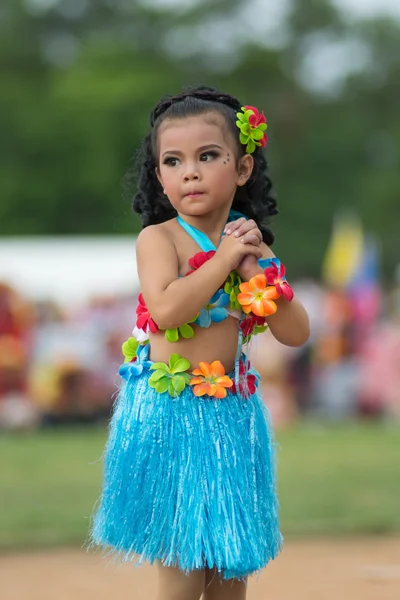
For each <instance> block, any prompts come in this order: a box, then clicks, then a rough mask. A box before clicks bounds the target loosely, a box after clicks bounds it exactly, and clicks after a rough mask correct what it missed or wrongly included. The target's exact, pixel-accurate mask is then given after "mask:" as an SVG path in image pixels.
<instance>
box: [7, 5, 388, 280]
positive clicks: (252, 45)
mask: <svg viewBox="0 0 400 600" xmlns="http://www.w3.org/2000/svg"><path fill="white" fill-rule="evenodd" d="M283 4H284V3H283ZM257 6H260V4H258V5H256V4H254V3H252V2H244V0H229V1H228V0H203V2H195V1H192V2H191V3H184V4H182V3H177V4H174V3H170V4H162V3H156V2H154V0H152V2H150V1H149V0H148V1H147V2H146V1H145V0H142V1H136V2H131V3H128V2H125V1H123V0H99V1H98V2H96V3H94V2H89V1H82V2H70V1H69V0H59V1H57V0H3V3H2V6H1V8H0V69H1V77H2V79H1V80H2V86H1V89H2V93H1V94H0V127H1V132H2V135H1V146H0V189H1V200H0V234H2V235H11V234H67V233H82V234H84V233H87V234H90V233H110V234H115V233H121V232H123V233H128V232H132V233H135V232H137V231H138V230H139V228H140V224H139V220H138V218H137V217H136V216H134V215H132V213H131V211H130V206H129V202H127V201H125V200H123V199H122V185H121V180H122V177H123V174H124V171H125V170H126V169H127V167H128V164H129V161H130V159H131V157H132V155H134V153H135V151H136V150H137V148H138V145H139V143H140V139H141V138H142V136H143V135H144V134H145V133H146V131H147V127H148V115H149V112H150V110H151V108H152V106H153V105H154V103H155V102H156V101H157V100H158V98H159V97H160V96H162V95H163V94H166V93H175V92H176V91H177V90H179V89H180V88H181V87H182V86H183V85H184V84H188V83H198V82H207V83H210V84H212V85H216V86H217V87H220V88H222V89H226V90H227V91H230V92H231V93H233V94H235V95H237V96H238V97H239V98H240V99H242V100H243V102H247V103H251V104H254V105H257V106H259V107H260V108H261V107H262V108H263V109H264V110H265V112H266V114H267V119H268V121H269V130H268V133H269V140H270V142H269V145H268V150H267V152H268V156H269V162H270V169H271V176H272V179H273V182H274V184H275V189H276V192H277V196H278V202H279V207H280V211H281V215H280V217H278V218H277V219H276V220H275V222H274V225H273V228H274V230H275V231H276V239H277V242H276V244H277V250H278V251H279V253H280V254H281V255H282V256H283V257H284V260H285V262H287V263H288V264H289V265H290V269H291V270H292V271H293V272H295V273H297V274H305V273H308V274H311V275H318V274H319V271H320V267H321V260H322V256H323V253H324V251H325V249H326V246H327V243H328V238H329V234H330V228H331V223H332V216H333V214H334V213H335V212H336V211H337V210H338V209H340V208H343V207H347V206H352V207H354V208H355V209H356V210H357V211H358V212H359V214H360V215H361V218H362V220H363V222H364V224H365V226H366V228H367V229H368V230H369V231H370V232H371V233H373V234H375V235H376V236H378V237H379V238H380V239H381V241H382V251H383V262H384V268H385V272H386V274H387V275H390V274H391V273H392V272H393V268H394V266H395V264H396V263H397V262H398V260H399V251H398V231H397V229H398V222H399V217H400V202H399V200H398V189H399V187H400V170H399V146H400V116H399V112H398V102H399V97H400V55H399V53H398V48H399V42H400V23H399V22H396V21H394V20H389V19H385V18H380V19H375V20H368V21H357V22H354V21H349V20H348V19H346V16H345V15H344V14H343V13H341V12H339V10H338V9H337V8H335V7H334V5H333V4H332V3H331V2H330V1H328V0H318V1H317V0H313V1H310V0H297V1H296V2H293V3H291V4H289V7H288V10H287V11H286V12H285V11H282V12H281V14H279V15H278V14H275V16H273V19H276V20H277V23H278V22H279V26H278V25H277V26H276V27H275V29H274V28H273V27H272V26H271V21H272V20H273V19H272V18H271V19H270V20H268V14H269V12H268V10H266V11H265V14H264V13H263V14H259V10H260V9H257V8H256V7H257ZM282 6H283V5H282Z"/></svg>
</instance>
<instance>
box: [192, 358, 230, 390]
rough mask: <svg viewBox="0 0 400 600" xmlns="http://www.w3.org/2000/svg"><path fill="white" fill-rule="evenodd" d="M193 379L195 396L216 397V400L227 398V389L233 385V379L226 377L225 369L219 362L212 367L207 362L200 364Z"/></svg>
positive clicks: (216, 361)
mask: <svg viewBox="0 0 400 600" xmlns="http://www.w3.org/2000/svg"><path fill="white" fill-rule="evenodd" d="M193 375H195V377H193V378H192V379H191V380H190V382H189V383H190V385H193V386H194V388H193V394H194V395H195V396H204V394H207V395H208V396H214V397H215V398H225V396H226V388H230V387H232V385H233V381H232V379H230V377H228V376H227V375H225V369H224V366H223V365H222V363H221V362H220V361H219V360H215V361H214V362H212V363H211V365H210V364H209V363H207V362H201V363H199V368H198V369H195V370H194V371H193Z"/></svg>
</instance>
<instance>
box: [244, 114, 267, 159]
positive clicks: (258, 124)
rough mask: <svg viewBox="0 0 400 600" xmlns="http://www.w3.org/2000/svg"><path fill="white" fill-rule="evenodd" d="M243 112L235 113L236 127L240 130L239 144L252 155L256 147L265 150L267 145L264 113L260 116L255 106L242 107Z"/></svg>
mask: <svg viewBox="0 0 400 600" xmlns="http://www.w3.org/2000/svg"><path fill="white" fill-rule="evenodd" d="M242 111H243V112H237V113H236V116H237V118H238V120H237V121H236V125H237V127H238V128H239V129H240V134H239V139H240V143H241V144H246V152H247V153H248V154H252V153H253V152H254V150H255V149H256V146H261V147H262V148H265V146H266V145H267V141H268V138H267V134H266V133H265V130H266V129H267V127H268V125H267V119H266V118H265V115H264V111H262V113H261V114H260V113H259V111H258V109H257V108H256V107H255V106H248V105H247V104H245V105H244V106H242Z"/></svg>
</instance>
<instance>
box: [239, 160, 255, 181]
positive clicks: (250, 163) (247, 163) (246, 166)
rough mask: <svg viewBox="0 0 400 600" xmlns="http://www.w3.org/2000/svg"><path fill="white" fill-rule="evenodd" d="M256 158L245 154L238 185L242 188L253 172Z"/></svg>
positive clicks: (240, 164) (240, 165)
mask: <svg viewBox="0 0 400 600" xmlns="http://www.w3.org/2000/svg"><path fill="white" fill-rule="evenodd" d="M253 167H254V158H253V157H252V155H251V154H245V155H244V156H242V158H241V159H240V161H239V168H238V179H237V185H238V186H242V185H244V184H245V183H246V181H247V180H248V178H249V177H250V175H251V174H252V172H253Z"/></svg>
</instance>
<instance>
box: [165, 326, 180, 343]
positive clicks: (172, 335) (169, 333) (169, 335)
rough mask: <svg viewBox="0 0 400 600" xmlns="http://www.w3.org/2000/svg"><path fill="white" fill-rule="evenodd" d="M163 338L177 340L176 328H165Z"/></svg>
mask: <svg viewBox="0 0 400 600" xmlns="http://www.w3.org/2000/svg"><path fill="white" fill-rule="evenodd" d="M165 339H166V340H167V342H177V341H178V340H179V333H178V329H177V328H176V329H166V330H165Z"/></svg>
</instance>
